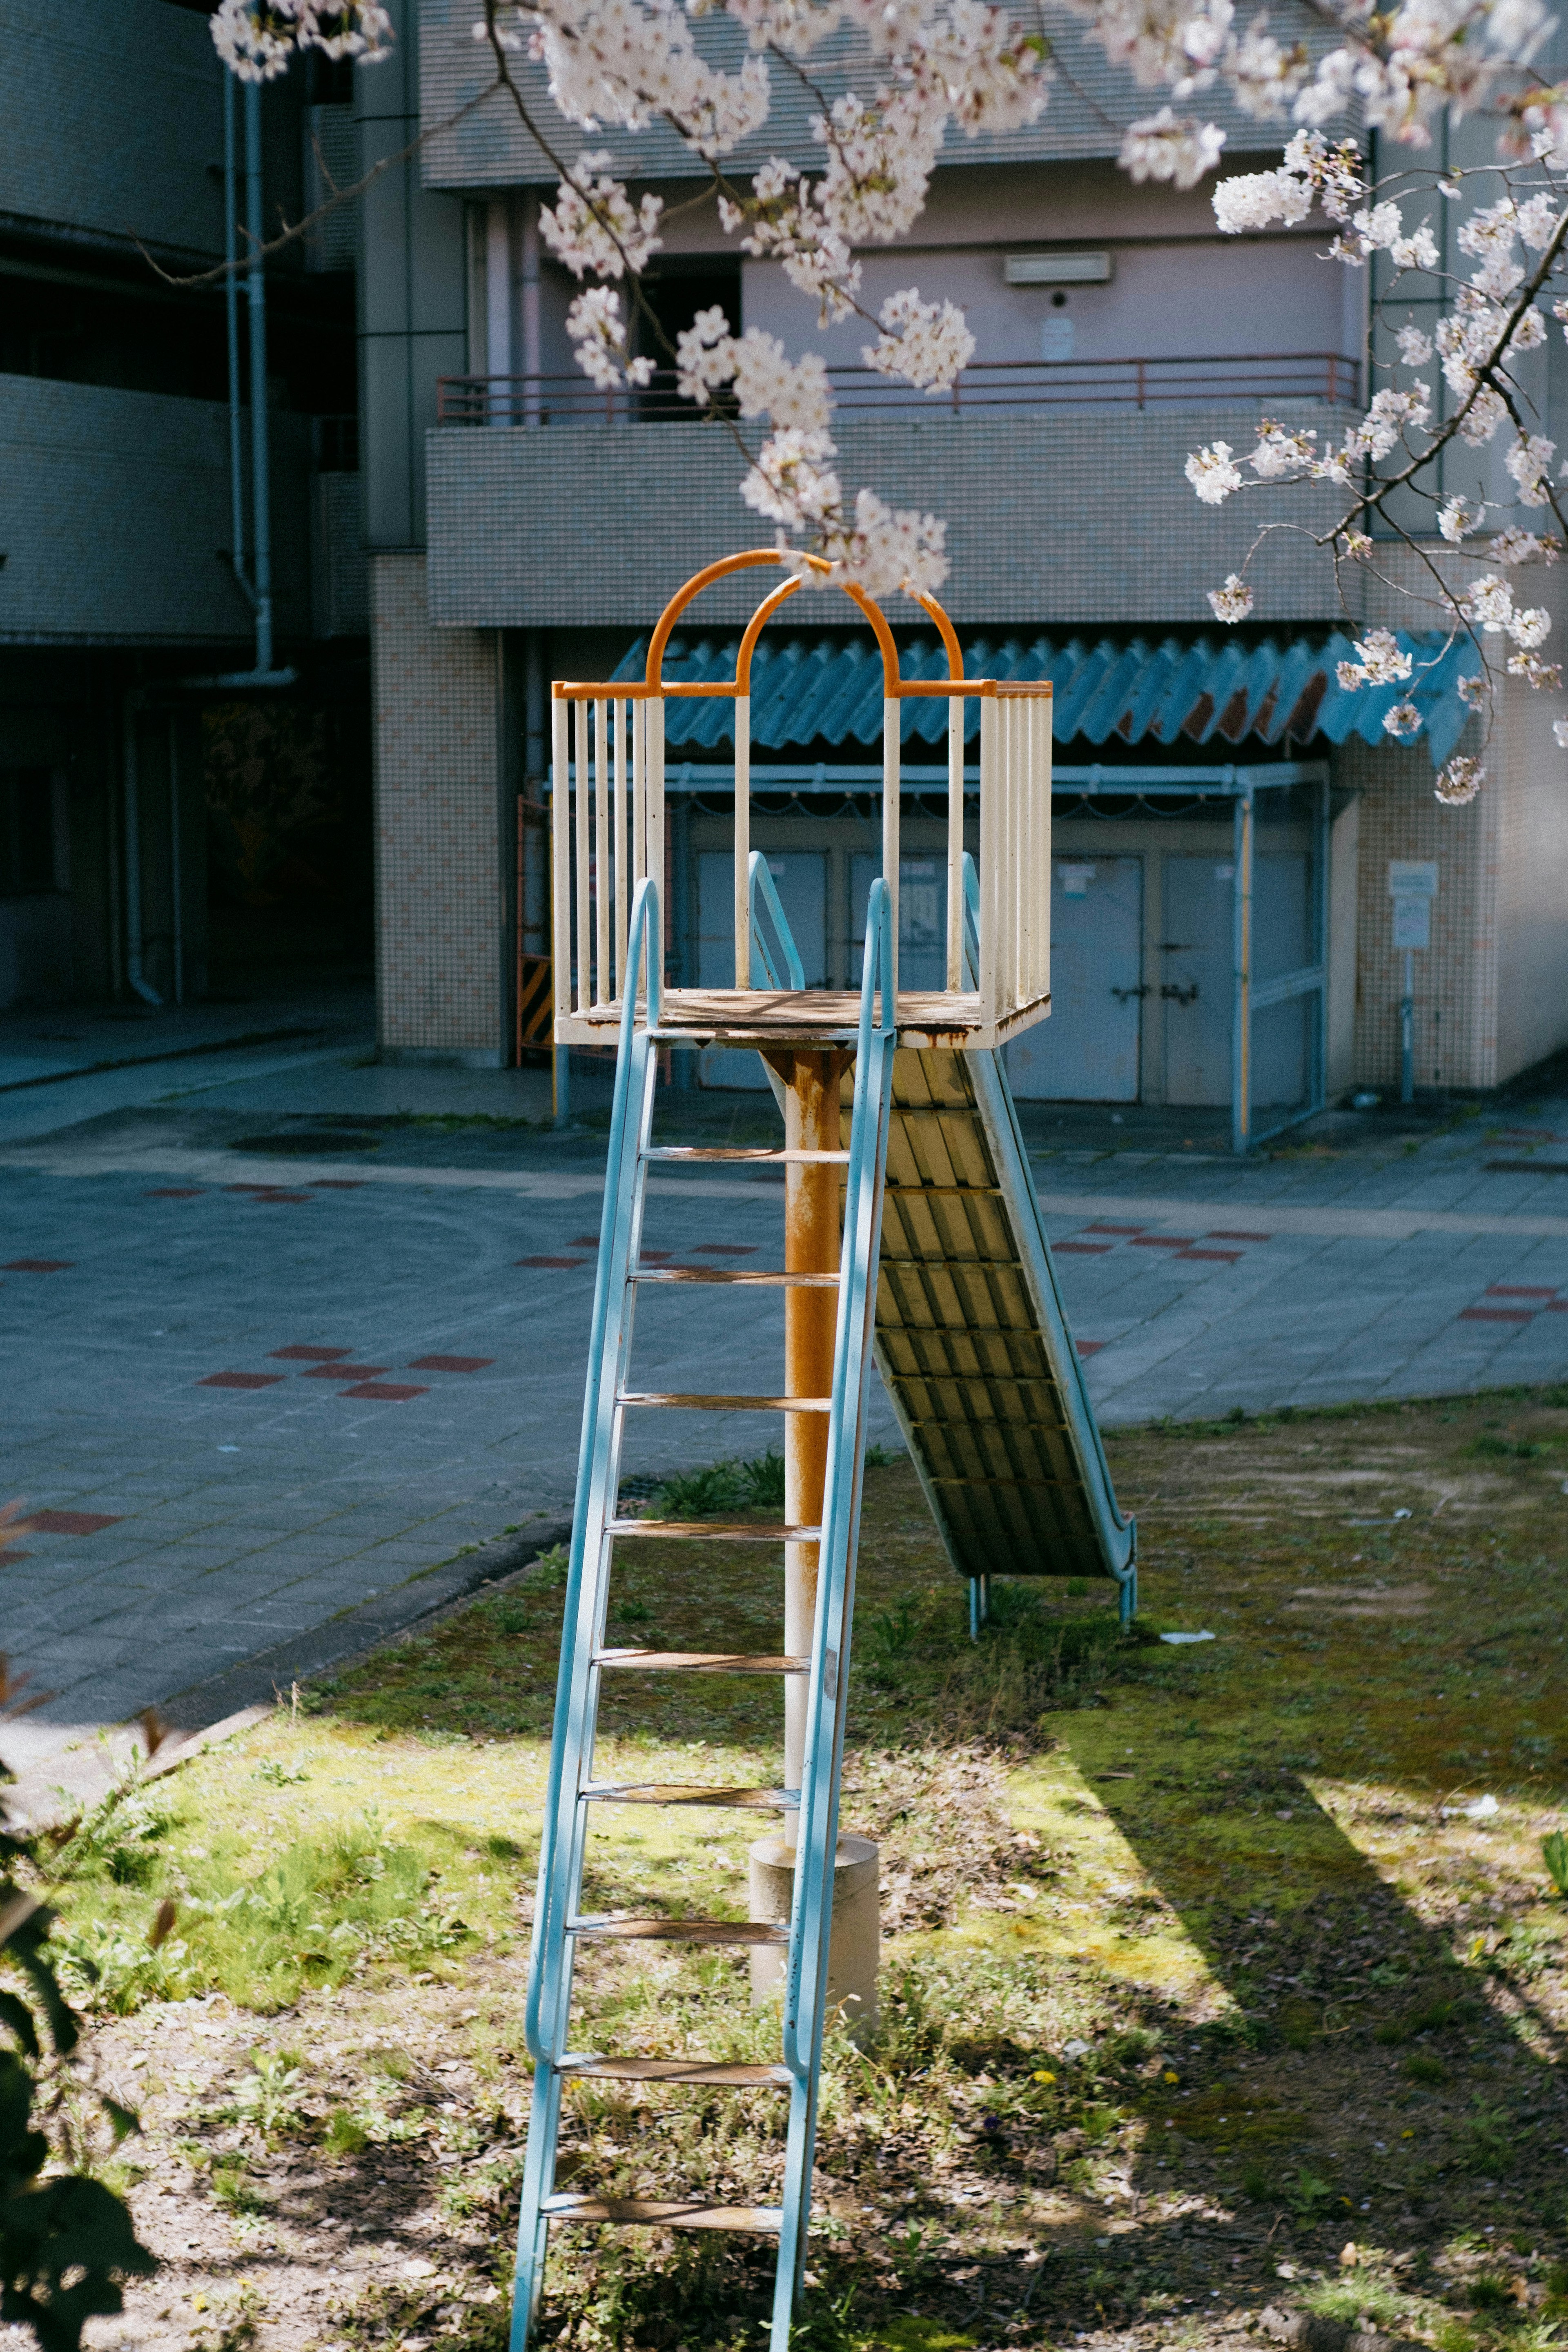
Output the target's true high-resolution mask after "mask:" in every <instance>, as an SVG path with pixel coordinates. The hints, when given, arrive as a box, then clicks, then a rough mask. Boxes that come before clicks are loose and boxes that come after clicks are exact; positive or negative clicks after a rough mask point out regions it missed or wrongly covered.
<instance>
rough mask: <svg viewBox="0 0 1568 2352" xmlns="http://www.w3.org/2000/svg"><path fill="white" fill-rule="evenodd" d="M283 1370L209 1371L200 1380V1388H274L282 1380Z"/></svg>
mask: <svg viewBox="0 0 1568 2352" xmlns="http://www.w3.org/2000/svg"><path fill="white" fill-rule="evenodd" d="M282 1378H283V1375H282V1373H281V1372H209V1373H208V1374H207V1376H206V1378H205V1381H197V1382H196V1386H197V1388H199V1389H273V1388H276V1387H277V1386H278V1384H279V1381H281V1380H282Z"/></svg>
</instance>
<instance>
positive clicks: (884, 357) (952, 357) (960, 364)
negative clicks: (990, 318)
mask: <svg viewBox="0 0 1568 2352" xmlns="http://www.w3.org/2000/svg"><path fill="white" fill-rule="evenodd" d="M877 323H878V325H879V327H880V328H881V330H882V332H881V333H880V334H879V336H878V338H877V341H875V342H874V343H868V344H867V345H865V346H864V347H863V349H862V351H861V353H860V356H861V358H862V359H863V360H864V361H865V362H866V365H867V366H868V367H869V368H875V369H877V371H878V373H879V374H881V375H901V376H902V377H903V378H904V379H905V381H906V383H912V384H916V385H918V386H919V388H920V389H921V391H922V392H948V391H951V390H952V386H953V384H954V383H956V382H957V381H958V378H959V376H960V375H961V374H962V373H963V370H964V369H965V368H966V367H967V366H968V365H969V362H970V361H971V360H972V359H973V357H974V338H973V335H972V334H971V333H970V331H969V329H968V326H967V325H966V323H965V321H964V316H963V311H962V310H959V309H958V307H957V305H956V304H955V303H952V302H943V303H941V304H940V305H939V304H937V303H935V302H922V301H921V298H920V296H919V294H918V293H917V292H916V290H915V289H914V288H913V287H912V286H907V287H905V288H904V289H903V291H902V292H901V293H899V294H889V297H888V299H887V300H886V301H885V302H884V303H883V305H882V307H881V309H880V310H879V311H878V313H877Z"/></svg>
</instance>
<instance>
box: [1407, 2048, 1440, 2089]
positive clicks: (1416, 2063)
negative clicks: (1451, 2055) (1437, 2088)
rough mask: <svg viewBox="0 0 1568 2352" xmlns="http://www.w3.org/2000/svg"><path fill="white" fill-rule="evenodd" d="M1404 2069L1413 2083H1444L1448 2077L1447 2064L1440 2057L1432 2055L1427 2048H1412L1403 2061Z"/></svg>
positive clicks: (1429, 2084)
mask: <svg viewBox="0 0 1568 2352" xmlns="http://www.w3.org/2000/svg"><path fill="white" fill-rule="evenodd" d="M1405 2073H1406V2074H1408V2075H1409V2077H1410V2080H1411V2081H1412V2082H1413V2083H1421V2084H1426V2085H1428V2086H1431V2085H1433V2084H1438V2083H1446V2082H1447V2079H1448V2070H1447V2066H1445V2065H1444V2063H1443V2061H1442V2060H1441V2059H1440V2058H1436V2057H1434V2056H1433V2054H1432V2053H1431V2052H1430V2051H1429V2050H1413V2051H1412V2052H1411V2053H1410V2055H1409V2057H1408V2058H1407V2059H1406V2060H1405Z"/></svg>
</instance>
